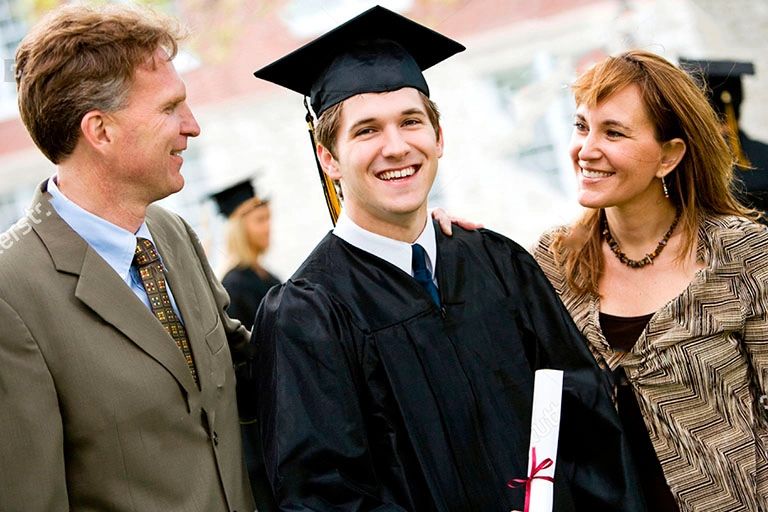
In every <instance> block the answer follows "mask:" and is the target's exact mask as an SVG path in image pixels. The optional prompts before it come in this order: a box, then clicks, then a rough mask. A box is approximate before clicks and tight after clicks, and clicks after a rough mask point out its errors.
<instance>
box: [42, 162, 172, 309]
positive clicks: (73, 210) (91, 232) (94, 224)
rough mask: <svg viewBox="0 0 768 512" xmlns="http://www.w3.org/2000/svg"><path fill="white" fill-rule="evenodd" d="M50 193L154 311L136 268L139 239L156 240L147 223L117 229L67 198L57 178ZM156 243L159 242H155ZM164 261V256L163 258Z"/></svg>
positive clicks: (53, 201) (68, 220)
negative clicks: (132, 227) (134, 264)
mask: <svg viewBox="0 0 768 512" xmlns="http://www.w3.org/2000/svg"><path fill="white" fill-rule="evenodd" d="M48 192H49V193H50V194H51V197H52V199H51V205H52V206H53V209H54V210H56V213H58V214H59V217H61V218H62V220H64V222H66V223H67V224H69V227H71V228H72V229H73V230H74V231H75V233H77V234H78V235H80V237H82V238H83V239H84V240H85V241H86V242H88V245H90V246H91V247H92V248H93V250H94V251H96V253H97V254H98V255H99V256H101V258H102V259H103V260H104V261H106V262H107V265H109V266H110V267H111V268H112V270H114V271H115V272H116V273H117V275H118V276H120V279H122V280H123V282H125V284H127V285H128V286H129V287H130V288H131V290H132V291H133V293H135V294H136V296H137V297H138V298H139V300H141V301H142V302H143V303H144V305H145V306H147V308H149V309H150V311H151V310H152V308H151V306H150V305H149V297H148V296H147V292H146V291H145V290H144V285H143V284H142V283H141V278H140V277H139V272H138V270H137V269H136V267H134V266H132V265H131V263H132V261H133V254H134V252H135V250H136V238H137V237H141V238H146V239H148V240H152V234H151V233H150V232H149V229H148V228H147V223H146V222H142V223H141V226H140V227H139V230H138V231H136V233H135V234H134V233H131V232H130V231H128V230H125V229H123V228H121V227H120V226H116V225H115V224H112V223H111V222H109V221H106V220H104V219H102V218H101V217H99V216H97V215H94V214H92V213H91V212H88V211H86V210H84V209H83V208H81V207H80V206H78V205H77V204H75V203H74V202H73V201H71V200H70V199H69V198H67V197H66V196H65V195H64V194H63V193H62V192H61V190H59V187H58V186H56V176H53V177H52V178H51V179H49V180H48ZM152 243H155V241H154V240H152ZM160 261H161V262H162V257H161V258H160ZM167 284H168V296H169V297H170V299H171V305H172V306H173V310H174V311H175V312H176V316H178V317H179V320H181V321H182V323H183V319H182V317H181V313H180V312H179V308H178V307H177V306H176V300H175V299H174V298H173V292H171V288H170V283H167Z"/></svg>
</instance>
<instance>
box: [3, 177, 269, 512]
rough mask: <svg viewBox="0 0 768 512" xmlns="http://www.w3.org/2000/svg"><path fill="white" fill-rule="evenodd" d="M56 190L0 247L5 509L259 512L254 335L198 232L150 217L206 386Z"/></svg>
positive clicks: (40, 198)
mask: <svg viewBox="0 0 768 512" xmlns="http://www.w3.org/2000/svg"><path fill="white" fill-rule="evenodd" d="M46 183H47V182H46ZM46 183H43V184H42V185H41V187H40V189H39V190H38V192H37V194H36V196H35V198H34V202H33V204H32V207H31V209H30V211H29V213H28V215H27V216H26V217H25V218H24V219H22V220H21V221H20V222H19V223H17V224H16V225H15V226H14V227H13V228H11V230H10V231H8V232H7V233H5V234H4V235H2V238H0V252H1V254H0V405H1V406H2V407H1V410H0V510H2V511H3V512H17V511H18V512H22V511H23V512H38V511H56V512H59V511H62V510H71V511H78V512H81V511H82V512H85V511H89V512H90V511H103V512H106V511H109V512H123V511H125V512H128V511H131V512H150V511H163V512H167V511H179V512H182V511H183V512H218V511H229V512H232V511H237V512H251V511H253V509H254V506H253V500H252V497H251V493H250V489H249V487H248V480H247V474H246V471H245V468H244V464H243V460H242V454H241V442H240V431H239V424H238V418H237V410H236V405H235V375H234V372H233V368H232V359H231V355H230V347H229V346H230V345H231V346H233V347H238V348H240V347H242V345H243V344H246V343H247V341H248V337H247V332H246V331H245V329H244V328H243V327H242V326H241V325H240V323H239V322H237V321H234V320H231V319H230V318H229V317H228V316H227V315H226V314H225V312H224V310H225V308H226V306H227V302H228V299H227V295H226V293H225V292H224V289H223V288H222V287H221V285H220V283H219V282H218V281H217V280H216V278H215V277H214V275H213V272H212V271H211V269H210V267H209V265H208V262H207V260H206V258H205V255H204V253H203V250H202V247H201V246H200V243H199V241H198V239H197V237H196V235H195V234H194V233H193V232H192V230H191V229H190V228H189V226H188V225H187V224H186V223H185V222H184V221H183V220H181V219H180V218H179V217H178V216H176V215H174V214H171V213H169V212H167V211H165V210H163V209H161V208H159V207H156V206H151V207H150V208H149V210H148V212H147V218H146V222H147V226H148V227H149V230H150V232H151V233H152V237H153V238H154V241H155V243H156V245H157V248H158V251H159V252H160V254H161V256H162V258H163V262H164V263H165V265H166V267H167V276H168V282H169V284H170V286H171V289H172V290H173V295H174V298H175V299H176V303H177V305H178V307H179V310H180V312H181V314H182V317H183V319H184V323H185V326H186V329H187V332H188V336H189V340H190V344H191V347H192V352H193V355H194V359H195V363H196V365H197V370H198V373H199V375H200V386H201V388H200V389H198V388H197V386H196V385H195V383H194V381H193V379H192V376H191V374H190V372H189V369H188V368H187V366H186V363H185V361H184V358H183V356H182V354H181V351H180V350H179V349H178V348H177V346H176V344H175V343H174V342H173V340H172V339H171V338H170V337H169V336H168V334H167V333H166V332H165V330H164V329H163V327H162V326H161V325H160V323H159V322H158V321H157V320H156V319H155V317H154V316H153V315H152V313H151V312H150V310H149V309H148V308H147V307H146V306H145V305H144V304H143V303H142V302H141V301H140V300H139V299H138V298H137V297H136V295H135V294H134V293H133V292H132V291H131V289H130V288H129V287H128V286H127V285H126V284H125V282H123V281H122V280H121V279H120V277H119V276H118V275H117V273H116V272H115V271H114V270H113V269H112V268H111V267H109V265H107V263H106V262H105V261H104V260H103V259H102V258H101V257H100V256H99V255H98V254H97V253H96V252H95V251H94V249H93V248H92V247H90V246H89V245H88V244H87V243H86V242H85V241H84V240H83V239H82V238H81V237H80V236H78V235H77V234H76V233H75V232H74V231H73V230H72V229H71V228H70V227H69V226H68V225H67V224H66V223H65V222H64V221H63V220H62V219H61V218H60V217H59V216H58V215H57V214H56V212H55V210H54V209H53V207H52V206H51V205H50V203H49V200H50V197H51V196H50V194H48V193H47V192H46ZM228 342H229V343H228Z"/></svg>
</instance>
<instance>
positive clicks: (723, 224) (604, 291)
mask: <svg viewBox="0 0 768 512" xmlns="http://www.w3.org/2000/svg"><path fill="white" fill-rule="evenodd" d="M573 90H574V95H575V99H576V104H577V109H576V115H575V122H574V130H573V135H572V139H571V145H570V156H571V160H572V162H573V169H574V172H575V173H576V175H577V180H578V200H579V203H580V204H581V205H582V206H584V207H586V211H585V213H584V214H583V216H582V218H581V219H580V220H579V221H577V222H576V223H575V224H573V225H571V226H567V227H560V228H557V229H554V230H552V231H550V232H548V233H545V234H544V235H543V236H542V237H541V239H540V240H539V242H538V244H537V246H536V248H535V251H534V255H535V258H536V260H537V261H538V262H539V264H540V265H541V267H542V268H543V269H544V272H545V273H546V274H547V277H548V278H549V280H550V281H551V282H552V284H553V285H554V287H555V289H556V290H557V292H558V294H559V295H560V297H561V298H562V300H563V302H564V303H565V305H566V306H567V308H568V310H569V311H570V313H571V315H572V316H573V318H574V320H575V322H576V324H577V325H578V327H579V328H580V330H581V331H582V332H583V333H584V335H585V337H586V339H587V340H588V343H589V347H590V349H591V351H592V352H593V354H594V355H595V357H596V358H597V360H598V362H599V364H600V365H601V366H603V367H604V368H608V369H610V370H611V371H613V373H614V376H615V377H616V379H615V381H616V402H617V407H618V409H619V413H620V416H621V419H622V423H623V425H624V428H625V432H626V435H627V436H628V437H629V439H630V445H631V446H632V447H633V450H634V452H635V457H636V460H637V462H638V467H640V468H643V471H642V472H641V475H642V479H643V482H642V484H643V488H644V491H645V494H646V499H647V501H648V505H649V510H654V511H657V512H658V511H666V510H680V511H704V510H706V511H708V512H714V511H736V510H743V511H765V510H768V508H767V507H768V455H766V445H767V444H768V398H766V392H767V390H768V293H767V291H768V229H766V227H765V226H763V225H760V224H759V223H757V222H756V219H757V214H756V213H755V212H754V211H752V210H749V209H747V208H745V207H744V206H742V205H741V204H739V202H738V201H737V200H736V199H735V197H734V195H733V192H732V176H733V171H732V169H733V157H732V155H731V153H730V152H729V149H728V146H727V145H726V142H725V140H724V139H723V137H722V136H721V135H720V126H719V123H718V120H717V117H716V114H715V112H714V111H713V110H712V107H711V106H710V105H709V103H708V102H707V99H706V97H705V95H704V93H703V92H702V91H701V90H700V89H699V88H698V87H697V86H696V85H695V83H694V82H693V81H692V80H691V78H689V76H688V75H687V74H686V73H685V72H683V71H682V70H680V69H679V68H677V67H675V66H674V65H672V64H670V63H669V62H667V61H666V60H664V59H663V58H661V57H659V56H658V55H655V54H653V53H649V52H646V51H629V52H626V53H623V54H621V55H619V56H616V57H608V58H606V59H605V60H603V61H602V62H600V63H598V64H597V65H595V66H594V67H592V68H591V69H589V70H588V71H586V72H585V73H584V74H583V75H582V76H581V77H579V78H578V79H577V81H576V82H575V84H574V85H573Z"/></svg>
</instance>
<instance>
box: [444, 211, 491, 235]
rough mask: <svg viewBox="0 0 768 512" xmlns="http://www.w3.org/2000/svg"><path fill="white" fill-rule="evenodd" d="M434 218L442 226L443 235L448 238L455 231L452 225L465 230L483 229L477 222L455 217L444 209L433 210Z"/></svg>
mask: <svg viewBox="0 0 768 512" xmlns="http://www.w3.org/2000/svg"><path fill="white" fill-rule="evenodd" d="M432 218H433V219H435V220H436V221H437V223H438V224H439V225H440V230H441V231H442V232H443V234H445V235H447V236H451V235H453V229H451V225H452V224H456V225H457V226H459V227H461V228H464V229H469V230H472V229H480V228H482V227H483V225H482V224H479V223H477V222H472V221H471V220H467V219H462V218H461V217H453V216H451V215H449V214H448V212H446V211H445V210H443V209H442V208H435V209H434V210H432Z"/></svg>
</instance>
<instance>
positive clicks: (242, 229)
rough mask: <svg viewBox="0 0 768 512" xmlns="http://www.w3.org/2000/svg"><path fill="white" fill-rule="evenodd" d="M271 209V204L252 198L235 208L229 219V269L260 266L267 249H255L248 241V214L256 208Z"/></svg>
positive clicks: (227, 228)
mask: <svg viewBox="0 0 768 512" xmlns="http://www.w3.org/2000/svg"><path fill="white" fill-rule="evenodd" d="M262 207H265V208H266V207H269V203H268V202H266V201H264V200H263V199H260V198H258V197H252V198H250V199H248V200H246V201H245V202H243V203H242V204H241V205H240V206H238V207H237V208H235V211H233V212H232V215H230V216H229V219H227V227H226V230H227V254H228V255H229V264H228V268H234V267H254V268H257V267H258V266H259V259H261V256H262V255H263V254H264V252H265V251H266V249H261V248H257V247H254V246H253V244H251V243H250V240H249V239H248V230H247V228H246V225H245V216H246V214H248V213H250V212H251V211H253V209H254V208H262Z"/></svg>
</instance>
